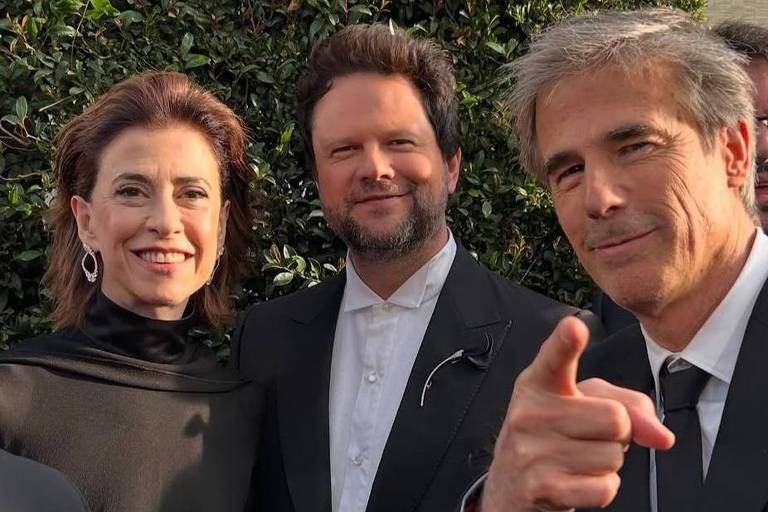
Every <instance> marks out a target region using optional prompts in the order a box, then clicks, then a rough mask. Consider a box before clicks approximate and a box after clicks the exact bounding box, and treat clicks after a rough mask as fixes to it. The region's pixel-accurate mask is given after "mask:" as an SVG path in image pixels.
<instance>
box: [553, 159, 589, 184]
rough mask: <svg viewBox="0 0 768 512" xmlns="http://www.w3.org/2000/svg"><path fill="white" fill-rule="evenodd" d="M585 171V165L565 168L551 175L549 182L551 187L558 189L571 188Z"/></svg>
mask: <svg viewBox="0 0 768 512" xmlns="http://www.w3.org/2000/svg"><path fill="white" fill-rule="evenodd" d="M583 171H584V164H575V165H569V166H567V167H563V168H562V169H559V170H554V171H553V172H552V173H551V174H550V175H549V181H550V184H551V186H554V187H557V188H560V189H562V188H570V187H571V186H573V185H574V184H575V183H576V182H577V178H578V177H579V176H580V175H581V173H582V172H583Z"/></svg>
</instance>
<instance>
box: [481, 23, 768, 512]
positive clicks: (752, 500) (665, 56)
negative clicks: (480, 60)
mask: <svg viewBox="0 0 768 512" xmlns="http://www.w3.org/2000/svg"><path fill="white" fill-rule="evenodd" d="M745 64H746V59H745V58H744V57H743V56H741V55H739V54H737V53H735V52H733V51H732V50H730V49H729V48H728V47H727V45H726V44H725V42H724V41H723V40H722V39H721V38H720V37H718V36H717V35H715V34H714V33H712V32H711V31H710V30H708V29H707V27H705V26H704V25H703V24H701V23H699V22H697V21H695V20H693V19H692V18H691V17H690V16H689V15H687V14H686V13H684V12H681V11H677V10H671V9H656V10H646V11H634V12H606V13H601V14H592V15H585V16H581V17H574V18H570V19H569V20H567V21H565V22H563V23H561V24H558V25H555V26H553V27H552V28H550V29H549V30H547V31H546V32H545V33H544V34H543V35H541V36H540V37H539V38H538V39H537V40H536V41H535V42H534V43H532V45H531V47H530V51H529V53H528V54H526V55H525V56H523V57H521V58H520V59H518V60H516V61H515V62H513V63H512V65H511V66H512V72H513V75H514V85H513V86H512V90H511V92H510V94H509V98H508V104H509V106H510V112H511V113H512V114H513V118H514V131H515V134H516V136H517V140H518V141H519V143H520V148H521V162H522V163H523V165H524V167H525V168H526V169H527V170H528V171H529V172H531V173H532V174H534V175H535V176H538V177H539V178H540V179H541V180H542V181H543V182H544V183H545V184H546V185H547V186H548V187H549V189H550V190H551V193H552V199H553V203H554V206H555V209H556V212H557V215H558V219H559V222H560V224H561V226H562V228H563V231H564V232H565V234H566V235H567V237H568V239H569V241H570V243H571V245H572V246H573V248H574V250H575V252H576V255H577V256H578V258H579V261H580V262H581V263H582V264H583V266H584V268H585V269H586V271H587V272H588V273H589V274H590V276H592V278H593V279H594V280H595V282H596V283H597V284H598V285H599V286H600V287H601V288H602V289H603V290H605V292H606V293H607V294H608V295H609V296H610V297H611V298H612V299H613V300H615V301H616V303H617V304H619V305H621V306H622V307H624V308H626V309H628V310H629V311H631V312H632V313H633V314H635V316H636V317H637V318H638V320H639V324H636V325H634V326H631V327H628V328H625V329H623V330H621V331H619V332H618V333H616V334H614V335H613V336H611V337H609V338H607V339H606V340H605V341H604V342H602V343H600V344H598V345H596V346H594V347H593V348H591V349H590V350H588V351H587V352H586V353H584V355H583V357H580V356H581V354H582V352H583V351H584V349H585V346H586V344H587V332H586V328H585V326H584V325H583V324H582V323H581V322H580V321H578V320H577V319H573V318H566V319H564V320H563V321H561V322H560V323H559V325H558V327H557V329H556V330H555V331H554V332H553V334H552V336H550V337H549V338H548V339H547V341H545V342H544V344H543V345H542V348H541V351H540V352H539V354H538V355H537V357H536V359H535V360H534V362H533V363H532V364H531V365H530V366H529V367H528V368H527V369H526V370H525V371H524V372H523V373H522V374H521V375H520V377H519V378H518V380H517V382H516V383H515V389H514V391H513V393H512V398H511V400H510V404H509V409H508V412H507V417H506V419H505V423H504V426H503V427H502V430H501V434H500V435H499V438H498V441H497V443H496V448H495V456H494V460H493V463H492V464H491V467H490V470H489V473H488V477H487V480H486V482H485V485H484V490H483V492H482V498H481V501H480V502H479V503H474V505H475V508H479V509H480V510H482V511H483V512H494V511H502V510H503V511H533V510H542V509H544V510H571V509H574V508H575V509H583V510H598V509H599V510H609V511H616V512H618V511H621V512H635V511H637V512H640V511H648V510H651V511H658V512H688V511H696V512H699V511H703V512H708V511H712V512H714V511H723V510H738V511H739V512H762V511H764V510H765V509H766V506H768V494H766V492H765V490H766V477H767V476H768V437H766V435H765V429H766V425H768V410H766V408H764V407H761V406H760V404H762V403H763V401H764V399H765V390H766V389H767V388H768V372H766V371H765V365H766V363H767V362H768V344H766V343H765V340H766V339H767V338H768V324H766V322H765V318H766V316H767V315H768V286H766V284H765V283H766V277H768V238H767V237H766V235H765V234H764V233H763V231H762V230H761V229H760V227H759V226H758V222H757V216H756V208H755V187H754V173H755V122H754V117H755V116H754V113H755V109H754V103H753V85H752V82H751V80H750V77H749V76H748V74H747V73H746V72H745V70H744V66H745ZM662 422H663V423H662Z"/></svg>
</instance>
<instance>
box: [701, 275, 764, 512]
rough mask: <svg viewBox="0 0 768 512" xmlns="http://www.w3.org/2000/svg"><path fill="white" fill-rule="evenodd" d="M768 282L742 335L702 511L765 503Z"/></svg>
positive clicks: (744, 510) (744, 511)
mask: <svg viewBox="0 0 768 512" xmlns="http://www.w3.org/2000/svg"><path fill="white" fill-rule="evenodd" d="M766 319H768V285H763V289H762V291H761V292H760V295H759V297H758V299H757V302H756V303H755V307H754V309H753V310H752V315H751V316H750V319H749V323H748V324H747V330H746V332H745V333H744V340H743V341H742V345H741V350H740V352H739V358H738V361H737V363H736V368H735V370H734V374H733V378H732V379H731V385H730V387H729V391H728V398H727V400H726V402H725V408H724V409H723V417H722V420H721V422H720V429H719V431H718V434H717V440H716V442H715V448H714V451H713V453H712V460H711V462H710V465H709V471H708V472H707V479H706V482H705V485H704V494H703V496H702V501H701V504H700V505H701V506H700V507H699V510H702V511H720V510H738V511H739V512H758V511H761V510H763V509H764V508H765V506H766V503H767V502H768V436H766V434H765V428H766V425H768V408H766V407H765V392H766V390H767V389H768V372H766V370H765V364H766V362H767V361H768V323H766Z"/></svg>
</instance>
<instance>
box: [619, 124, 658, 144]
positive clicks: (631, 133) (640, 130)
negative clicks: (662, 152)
mask: <svg viewBox="0 0 768 512" xmlns="http://www.w3.org/2000/svg"><path fill="white" fill-rule="evenodd" d="M648 135H656V136H657V137H659V138H661V139H662V140H663V141H665V142H669V141H670V140H671V139H672V136H671V135H670V134H669V133H668V132H667V131H665V130H662V129H661V128H657V127H655V126H649V125H646V124H630V125H626V126H621V127H619V128H616V129H615V130H611V131H610V132H608V133H607V134H606V135H605V137H604V140H605V142H621V141H624V140H627V139H633V138H635V137H645V136H648Z"/></svg>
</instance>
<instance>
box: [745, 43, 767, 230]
mask: <svg viewBox="0 0 768 512" xmlns="http://www.w3.org/2000/svg"><path fill="white" fill-rule="evenodd" d="M747 74H748V75H749V77H750V78H751V79H752V81H753V82H754V83H755V114H756V115H757V119H758V123H757V132H756V136H757V165H758V170H761V168H760V165H761V164H766V165H768V125H766V123H768V61H767V60H765V59H763V58H762V57H756V58H755V59H754V60H753V61H752V62H751V63H750V64H749V66H747ZM757 179H758V182H757V188H756V190H755V197H756V199H757V206H758V211H759V213H760V221H761V223H762V224H763V228H764V229H766V228H768V167H767V168H765V170H761V172H758V174H757Z"/></svg>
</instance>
